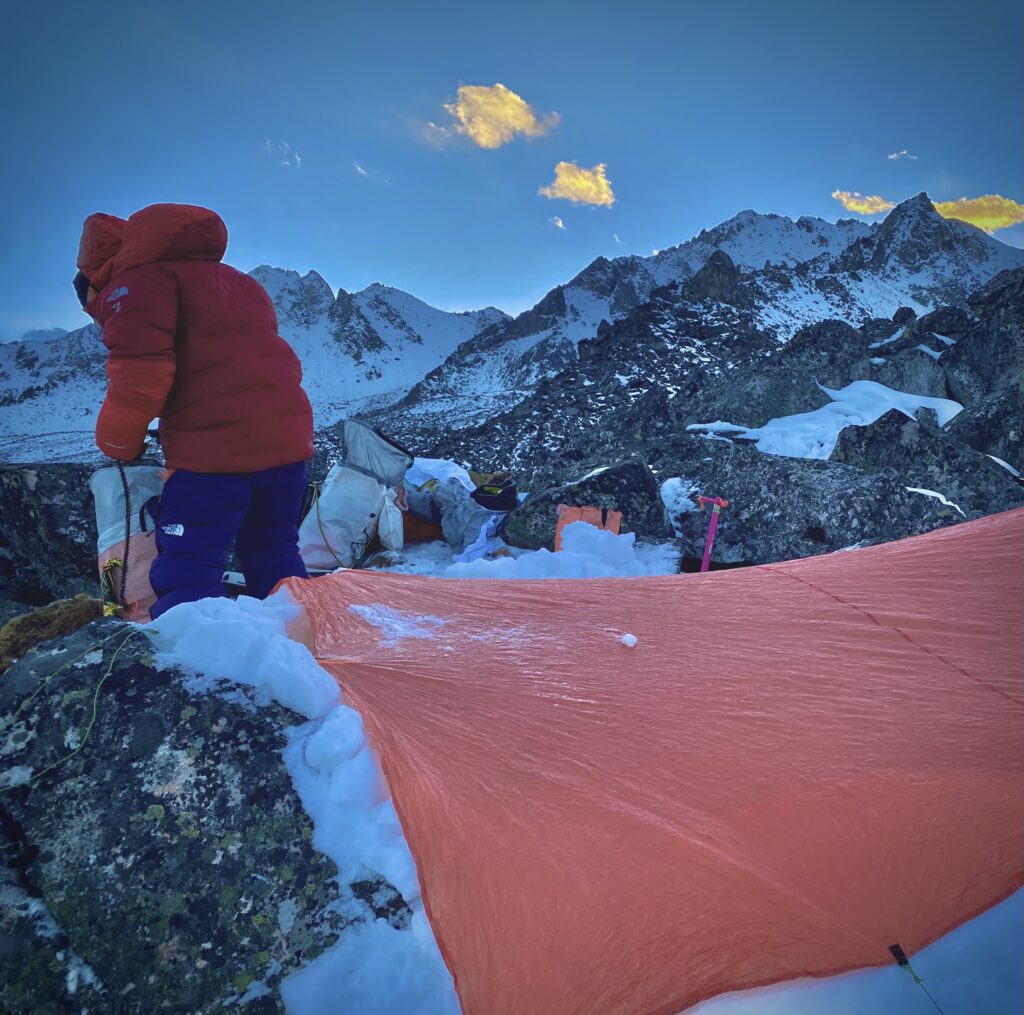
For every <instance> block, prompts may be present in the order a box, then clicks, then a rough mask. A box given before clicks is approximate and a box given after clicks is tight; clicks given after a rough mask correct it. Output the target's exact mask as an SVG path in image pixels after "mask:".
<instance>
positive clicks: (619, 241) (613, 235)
mask: <svg viewBox="0 0 1024 1015" xmlns="http://www.w3.org/2000/svg"><path fill="white" fill-rule="evenodd" d="M612 239H613V240H614V241H615V242H616V243H621V242H622V240H620V239H619V234H618V233H612Z"/></svg>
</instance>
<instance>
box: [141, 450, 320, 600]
mask: <svg viewBox="0 0 1024 1015" xmlns="http://www.w3.org/2000/svg"><path fill="white" fill-rule="evenodd" d="M305 492H306V463H305V462H296V463H294V464H293V465H284V466H281V467H280V468H277V469H266V470H265V471H263V472H250V473H241V474H233V473H223V472H215V473H209V472H189V471H188V470H187V469H178V470H177V471H176V472H174V473H173V474H172V475H171V478H170V479H168V480H167V483H166V484H165V485H164V491H163V495H162V496H161V498H160V509H159V514H160V518H159V521H158V523H157V526H156V545H157V550H158V551H159V554H158V556H157V558H156V560H154V561H153V566H152V568H151V569H150V572H149V580H150V582H151V583H152V585H153V591H154V592H155V593H156V595H157V601H156V604H155V605H154V606H153V608H152V609H151V610H150V616H151V617H153V618H154V619H155V618H156V617H159V616H160V614H161V613H164V612H165V611H167V610H169V609H170V608H171V607H172V606H177V605H178V604H179V603H193V602H196V601H197V600H199V599H207V598H209V597H211V596H223V595H225V594H226V593H225V591H224V585H223V581H222V578H223V575H224V566H225V564H226V563H227V556H228V551H229V550H230V549H231V547H232V545H234V546H235V550H236V552H237V554H238V560H239V563H240V565H241V568H242V573H243V574H244V575H245V585H246V595H249V596H254V597H255V598H257V599H263V598H265V597H266V596H267V595H268V594H269V593H270V591H271V589H273V587H274V586H275V585H276V584H277V583H278V582H279V581H280V580H281V579H282V578H290V577H293V576H296V577H299V578H305V577H307V575H306V568H305V565H304V564H303V563H302V558H301V557H300V556H299V547H298V540H299V531H298V524H299V512H300V511H301V510H302V501H303V497H304V496H305Z"/></svg>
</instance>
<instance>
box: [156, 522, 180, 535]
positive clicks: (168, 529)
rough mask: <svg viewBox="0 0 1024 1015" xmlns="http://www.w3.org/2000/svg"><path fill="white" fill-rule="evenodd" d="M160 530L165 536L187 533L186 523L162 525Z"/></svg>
mask: <svg viewBox="0 0 1024 1015" xmlns="http://www.w3.org/2000/svg"><path fill="white" fill-rule="evenodd" d="M160 531H161V532H162V533H163V534H164V535H165V536H183V535H185V526H184V525H161V526H160Z"/></svg>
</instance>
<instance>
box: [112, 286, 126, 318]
mask: <svg viewBox="0 0 1024 1015" xmlns="http://www.w3.org/2000/svg"><path fill="white" fill-rule="evenodd" d="M127 295H128V286H126V285H122V286H119V287H118V288H117V289H115V290H114V291H113V292H112V293H111V294H110V295H109V296H108V297H107V302H108V303H113V304H114V313H115V314H119V313H120V312H121V297H122V296H127Z"/></svg>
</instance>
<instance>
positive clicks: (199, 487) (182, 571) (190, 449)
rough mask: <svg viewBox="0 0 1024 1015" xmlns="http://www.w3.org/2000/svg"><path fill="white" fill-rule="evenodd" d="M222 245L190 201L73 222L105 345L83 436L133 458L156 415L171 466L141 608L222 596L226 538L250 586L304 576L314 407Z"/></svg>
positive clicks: (87, 300) (221, 228)
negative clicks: (98, 396)
mask: <svg viewBox="0 0 1024 1015" xmlns="http://www.w3.org/2000/svg"><path fill="white" fill-rule="evenodd" d="M226 247H227V229H226V227H225V225H224V223H223V221H222V220H221V218H220V216H218V215H217V214H215V213H214V212H212V211H209V210H208V209H206V208H198V207H194V206H192V205H181V204H155V205H151V206H150V207H148V208H143V209H142V211H138V212H136V213H135V214H134V215H132V216H131V218H129V219H128V220H127V221H126V220H124V219H120V218H117V217H115V216H113V215H103V214H96V215H90V216H89V217H88V218H87V219H86V220H85V225H84V227H83V229H82V240H81V245H80V247H79V252H78V269H79V273H78V275H77V276H76V278H75V290H76V292H77V293H78V295H79V299H80V301H81V303H82V306H83V308H84V309H85V311H86V313H88V314H89V315H90V316H91V317H92V318H93V319H94V320H95V321H96V322H97V323H98V324H99V326H100V327H101V328H102V329H103V343H104V345H106V347H107V350H108V354H107V378H108V382H109V383H108V387H107V394H106V398H105V399H104V401H103V407H102V408H101V410H100V414H99V419H98V420H97V423H96V444H97V445H98V447H99V448H100V450H101V451H102V452H103V453H104V454H106V455H108V456H109V457H110V458H114V459H116V460H118V461H121V462H131V461H134V460H135V459H136V458H138V457H139V456H140V455H141V454H142V451H143V447H144V443H145V438H146V431H147V429H148V428H149V425H150V423H151V422H152V421H153V420H154V419H156V418H158V417H159V420H160V423H159V427H160V443H161V445H162V446H163V450H164V455H165V458H166V461H167V465H168V469H169V470H170V476H169V478H168V480H167V483H166V486H165V488H164V493H163V496H162V498H161V504H160V517H159V524H158V526H157V536H156V538H157V546H158V549H159V555H158V556H157V559H156V560H155V561H154V563H153V568H152V571H151V572H150V580H151V582H152V585H153V590H154V592H155V593H156V594H157V602H156V605H155V606H154V607H153V609H152V610H151V615H152V616H153V617H158V616H159V615H160V614H161V613H163V612H165V611H166V610H168V609H170V607H172V606H176V605H177V604H178V603H184V602H194V601H196V600H198V599H205V598H207V597H209V596H221V595H224V587H223V584H222V580H221V579H222V575H223V571H224V566H225V563H226V560H227V555H228V551H229V550H230V548H231V546H232V544H234V545H235V547H236V550H237V553H238V558H239V562H240V564H241V567H242V571H243V573H244V575H245V580H246V590H247V593H248V594H249V595H253V596H256V597H258V598H263V597H264V596H266V595H267V594H268V593H269V592H270V591H271V589H272V588H273V587H274V586H275V585H276V584H277V582H278V581H280V580H281V579H282V578H287V577H290V576H301V577H305V575H306V569H305V567H304V566H303V563H302V559H301V558H300V556H299V552H298V532H297V525H298V518H299V512H300V510H301V505H302V499H303V496H304V493H305V490H306V461H307V460H308V459H309V458H310V457H311V456H312V454H313V412H312V409H311V408H310V404H309V399H308V398H307V397H306V394H305V392H304V391H303V389H302V368H301V366H300V364H299V360H298V357H297V356H296V355H295V353H294V352H293V351H292V349H291V347H290V346H289V345H288V343H287V342H285V341H284V339H282V338H281V337H280V336H279V335H278V333H277V316H276V314H275V313H274V307H273V305H272V304H271V302H270V298H269V297H268V296H267V294H266V292H264V290H263V288H262V287H261V286H260V285H259V283H258V282H256V281H255V280H253V279H251V278H249V276H248V275H244V274H242V272H240V271H236V270H235V269H234V268H231V267H229V266H228V265H226V264H223V263H222V262H221V258H222V257H223V256H224V251H225V249H226Z"/></svg>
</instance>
